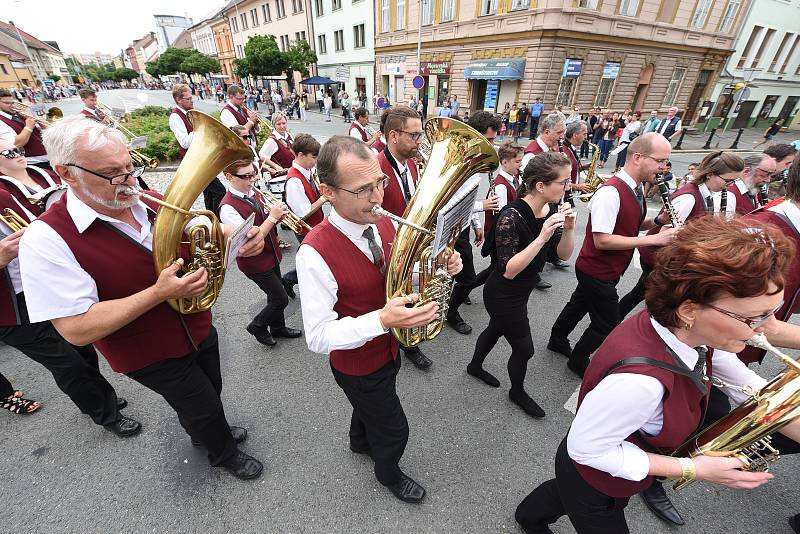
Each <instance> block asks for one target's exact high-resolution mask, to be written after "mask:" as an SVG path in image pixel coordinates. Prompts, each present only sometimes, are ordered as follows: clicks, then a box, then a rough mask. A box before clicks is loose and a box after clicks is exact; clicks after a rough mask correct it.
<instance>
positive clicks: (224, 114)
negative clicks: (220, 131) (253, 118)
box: [219, 102, 249, 128]
mask: <svg viewBox="0 0 800 534" xmlns="http://www.w3.org/2000/svg"><path fill="white" fill-rule="evenodd" d="M228 104H229V105H230V106H231V107H232V108H233V109H235V110H236V111H238V112H239V113H241V114H242V115H244V116H245V118H247V113H245V112H244V111H242V110H241V109H240V108H237V107H236V106H234V105H233V104H231V103H230V102H229V103H228ZM248 120H249V119H248ZM219 121H220V122H221V123H222V124H224V125H225V126H227V127H228V128H230V127H231V126H239V121H237V120H236V117H234V116H233V113H231V110H229V109H226V108H222V111H221V112H220V114H219Z"/></svg>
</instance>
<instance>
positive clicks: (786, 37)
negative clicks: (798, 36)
mask: <svg viewBox="0 0 800 534" xmlns="http://www.w3.org/2000/svg"><path fill="white" fill-rule="evenodd" d="M793 36H794V34H792V33H789V32H786V33H785V34H783V39H782V40H781V44H780V46H778V49H777V50H776V51H775V56H774V57H773V58H772V63H770V65H769V69H767V70H768V71H769V72H775V68H776V67H777V66H778V61H779V60H781V59H783V51H784V50H785V49H786V47H787V46H788V45H789V43H790V42H791V39H792V37H793Z"/></svg>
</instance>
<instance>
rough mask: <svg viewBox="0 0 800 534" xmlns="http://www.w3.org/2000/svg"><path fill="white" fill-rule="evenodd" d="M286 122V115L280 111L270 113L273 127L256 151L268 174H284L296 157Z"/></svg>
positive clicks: (292, 139)
mask: <svg viewBox="0 0 800 534" xmlns="http://www.w3.org/2000/svg"><path fill="white" fill-rule="evenodd" d="M288 124H289V122H288V121H287V120H286V115H284V114H283V113H281V112H280V111H277V112H275V113H273V114H272V125H273V126H274V127H275V129H274V130H272V133H271V134H270V136H269V137H268V138H267V140H266V141H265V142H264V146H263V147H261V151H260V152H259V153H258V155H259V157H260V158H261V161H262V162H263V163H264V166H265V167H267V170H269V171H270V174H275V173H283V174H286V171H288V170H289V169H291V168H292V162H293V161H294V158H295V157H296V153H295V149H294V138H292V134H290V133H289V129H288V128H287V126H288Z"/></svg>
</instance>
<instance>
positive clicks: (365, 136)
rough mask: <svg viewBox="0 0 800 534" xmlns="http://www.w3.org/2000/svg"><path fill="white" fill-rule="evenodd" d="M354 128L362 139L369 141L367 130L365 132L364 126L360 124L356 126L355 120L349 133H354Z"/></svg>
mask: <svg viewBox="0 0 800 534" xmlns="http://www.w3.org/2000/svg"><path fill="white" fill-rule="evenodd" d="M353 130H356V131H357V132H358V134H359V135H360V136H361V140H362V141H364V142H365V143H366V142H367V141H369V137H367V132H365V131H364V128H362V127H361V126H360V125H358V126H356V123H355V122H354V123H353V124H351V125H350V130H349V131H348V132H347V133H348V134H352V133H353Z"/></svg>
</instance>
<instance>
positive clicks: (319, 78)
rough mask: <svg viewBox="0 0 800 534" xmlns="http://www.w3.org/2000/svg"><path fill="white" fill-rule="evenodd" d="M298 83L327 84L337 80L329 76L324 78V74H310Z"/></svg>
mask: <svg viewBox="0 0 800 534" xmlns="http://www.w3.org/2000/svg"><path fill="white" fill-rule="evenodd" d="M300 83H301V84H303V85H328V84H333V83H339V82H337V81H334V80H331V79H330V78H326V77H324V76H312V77H311V78H307V79H305V80H303V81H301V82H300Z"/></svg>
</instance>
